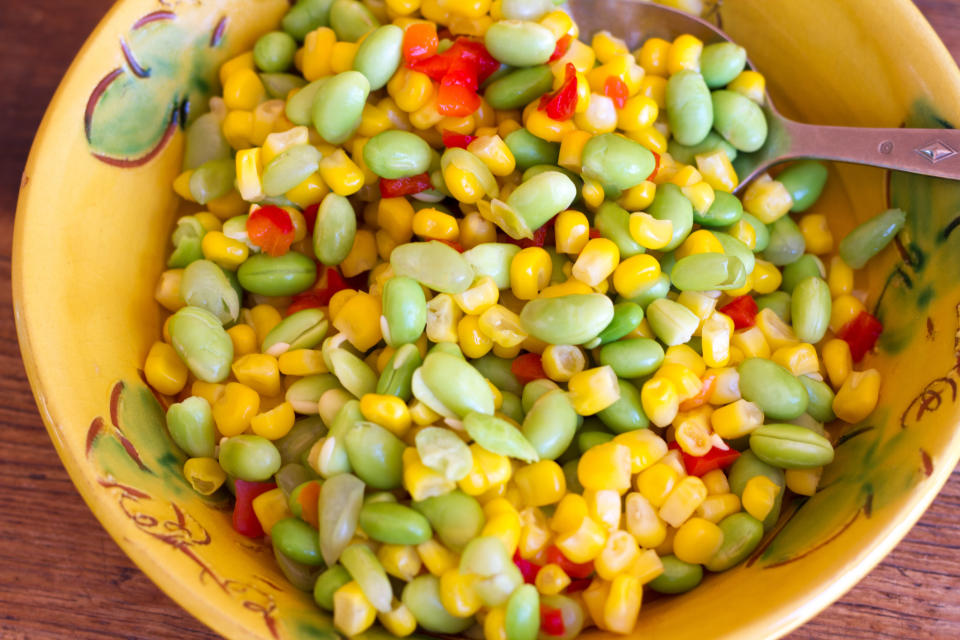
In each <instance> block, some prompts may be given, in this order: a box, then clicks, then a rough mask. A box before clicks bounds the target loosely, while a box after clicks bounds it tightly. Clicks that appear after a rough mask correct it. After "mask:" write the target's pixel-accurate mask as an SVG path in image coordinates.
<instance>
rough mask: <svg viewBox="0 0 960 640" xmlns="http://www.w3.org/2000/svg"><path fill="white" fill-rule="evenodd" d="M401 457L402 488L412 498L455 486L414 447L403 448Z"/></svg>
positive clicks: (451, 489)
mask: <svg viewBox="0 0 960 640" xmlns="http://www.w3.org/2000/svg"><path fill="white" fill-rule="evenodd" d="M402 459H403V488H404V489H406V490H407V492H408V493H409V494H410V497H412V498H413V499H414V500H425V499H427V498H432V497H434V496H442V495H444V494H446V493H450V492H451V491H453V489H454V488H455V487H456V483H454V482H453V481H452V480H448V479H447V478H446V476H444V475H443V474H442V473H438V472H436V471H434V470H433V469H431V468H430V467H428V466H426V465H425V464H423V462H422V461H421V460H420V456H418V455H417V450H416V449H415V448H413V447H407V448H406V449H404V450H403V458H402ZM424 561H426V560H424ZM431 573H432V572H431Z"/></svg>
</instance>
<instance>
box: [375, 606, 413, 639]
mask: <svg viewBox="0 0 960 640" xmlns="http://www.w3.org/2000/svg"><path fill="white" fill-rule="evenodd" d="M390 607H391V608H390V610H389V611H378V612H377V620H379V621H380V624H382V625H383V627H384V628H385V629H386V630H387V631H389V632H390V633H391V634H392V635H394V636H396V637H398V638H402V637H404V636H408V635H410V634H411V633H413V632H414V631H415V630H416V628H417V619H416V618H415V617H414V616H413V612H411V611H410V609H408V608H407V605H405V604H403V603H402V602H400V601H399V600H397V599H396V598H394V599H393V602H392V603H391V605H390Z"/></svg>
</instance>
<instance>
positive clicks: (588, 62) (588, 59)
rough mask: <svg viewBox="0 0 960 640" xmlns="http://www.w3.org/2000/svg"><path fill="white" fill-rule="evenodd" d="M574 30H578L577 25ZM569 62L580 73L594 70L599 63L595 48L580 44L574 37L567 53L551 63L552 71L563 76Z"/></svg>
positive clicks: (583, 43) (555, 74)
mask: <svg viewBox="0 0 960 640" xmlns="http://www.w3.org/2000/svg"><path fill="white" fill-rule="evenodd" d="M574 29H576V25H574ZM568 62H569V63H570V64H572V65H573V66H574V68H576V70H577V71H578V72H580V73H584V72H586V71H589V70H590V69H593V68H594V66H595V65H596V62H597V54H596V53H594V51H593V48H592V47H590V46H589V45H588V44H586V43H585V42H580V41H579V40H577V39H576V37H574V39H573V40H571V42H570V47H569V48H568V49H567V52H566V53H565V54H563V56H561V57H560V58H558V59H557V60H554V61H553V62H551V63H550V70H551V71H553V75H554V76H557V75H562V74H563V69H564V68H565V67H566V65H567V63H568Z"/></svg>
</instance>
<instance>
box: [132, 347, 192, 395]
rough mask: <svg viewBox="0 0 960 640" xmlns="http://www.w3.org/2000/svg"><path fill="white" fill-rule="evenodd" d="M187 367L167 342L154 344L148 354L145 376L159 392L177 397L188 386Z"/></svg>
mask: <svg viewBox="0 0 960 640" xmlns="http://www.w3.org/2000/svg"><path fill="white" fill-rule="evenodd" d="M188 373H189V372H188V370H187V365H186V364H184V362H183V360H181V359H180V356H178V355H177V352H176V351H174V349H173V347H171V346H170V345H169V344H167V343H166V342H159V341H157V342H154V343H153V345H152V346H151V347H150V351H149V352H148V353H147V359H146V361H145V363H144V365H143V374H144V376H145V377H146V379H147V384H149V385H150V386H151V387H153V388H154V389H156V390H157V391H158V392H160V393H162V394H164V395H168V396H175V395H177V394H178V393H180V391H181V390H183V387H184V386H186V384H187V375H188Z"/></svg>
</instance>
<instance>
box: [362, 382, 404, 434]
mask: <svg viewBox="0 0 960 640" xmlns="http://www.w3.org/2000/svg"><path fill="white" fill-rule="evenodd" d="M360 413H361V414H363V417H364V418H366V419H367V420H369V421H370V422H375V423H377V424H378V425H380V426H381V427H383V428H384V429H387V430H388V431H390V432H391V433H393V434H394V435H395V436H398V437H403V435H404V434H405V433H406V432H407V430H408V429H410V424H411V419H410V410H409V409H408V408H407V405H406V403H405V402H404V401H403V400H401V399H400V398H398V397H396V396H391V395H381V394H377V393H366V394H364V395H363V397H361V398H360Z"/></svg>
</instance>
